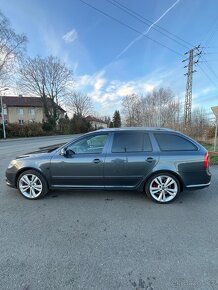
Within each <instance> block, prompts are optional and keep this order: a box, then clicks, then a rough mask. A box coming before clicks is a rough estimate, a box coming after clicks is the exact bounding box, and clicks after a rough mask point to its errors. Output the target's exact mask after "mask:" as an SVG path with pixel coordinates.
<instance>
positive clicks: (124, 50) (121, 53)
mask: <svg viewBox="0 0 218 290" xmlns="http://www.w3.org/2000/svg"><path fill="white" fill-rule="evenodd" d="M179 2H180V0H176V2H175V3H173V5H172V6H170V7H169V8H168V9H167V10H166V11H165V12H164V13H163V14H162V15H161V16H160V17H159V18H158V19H157V20H155V21H154V23H152V24H151V25H150V26H149V27H148V28H147V29H146V30H145V31H144V32H143V33H142V35H139V36H138V37H136V38H135V39H134V40H132V41H131V42H130V43H129V44H128V45H127V46H126V47H125V48H124V49H123V50H122V51H121V52H120V53H119V54H118V55H117V56H116V59H118V58H120V57H121V56H122V55H123V54H124V53H125V52H126V51H127V50H128V49H129V48H130V47H131V46H132V45H133V44H134V43H136V42H137V41H138V40H140V39H141V38H142V37H143V36H144V35H146V34H148V32H149V31H150V30H151V28H152V27H153V26H154V25H155V24H157V23H158V22H159V21H160V20H161V19H162V18H163V17H164V16H165V15H166V14H167V13H168V12H169V11H170V10H171V9H173V7H174V6H176V5H177V4H178V3H179Z"/></svg>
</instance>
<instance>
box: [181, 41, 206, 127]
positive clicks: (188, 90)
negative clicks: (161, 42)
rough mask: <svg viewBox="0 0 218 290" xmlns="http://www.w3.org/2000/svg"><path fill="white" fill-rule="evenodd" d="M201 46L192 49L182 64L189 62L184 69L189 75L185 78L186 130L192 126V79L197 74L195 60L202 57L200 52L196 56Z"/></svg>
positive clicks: (186, 74)
mask: <svg viewBox="0 0 218 290" xmlns="http://www.w3.org/2000/svg"><path fill="white" fill-rule="evenodd" d="M199 48H200V45H198V46H196V47H194V48H192V49H190V50H189V51H187V52H186V53H185V55H187V54H188V58H187V59H184V60H183V61H182V62H185V61H188V64H187V65H186V66H184V68H187V69H188V70H187V73H185V76H187V81H186V93H185V105H184V123H185V130H187V129H188V128H190V126H191V112H192V78H193V76H192V75H193V73H195V72H196V70H194V69H193V68H194V65H195V64H196V63H198V60H197V61H195V60H194V58H195V57H196V56H200V55H201V53H202V52H198V53H196V54H195V51H196V50H197V51H199Z"/></svg>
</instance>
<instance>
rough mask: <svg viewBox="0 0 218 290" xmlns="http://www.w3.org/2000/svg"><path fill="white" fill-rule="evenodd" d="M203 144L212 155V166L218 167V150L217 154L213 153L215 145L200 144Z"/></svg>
mask: <svg viewBox="0 0 218 290" xmlns="http://www.w3.org/2000/svg"><path fill="white" fill-rule="evenodd" d="M199 143H201V144H202V145H203V146H204V147H205V148H206V149H207V150H208V151H209V152H210V153H209V156H210V164H211V165H218V148H217V150H216V152H213V145H211V144H207V143H204V142H199Z"/></svg>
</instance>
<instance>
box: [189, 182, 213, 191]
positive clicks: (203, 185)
mask: <svg viewBox="0 0 218 290" xmlns="http://www.w3.org/2000/svg"><path fill="white" fill-rule="evenodd" d="M209 185H210V182H208V183H202V184H191V185H186V189H188V190H197V189H201V188H205V187H208V186H209Z"/></svg>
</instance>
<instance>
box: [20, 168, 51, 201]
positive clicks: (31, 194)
mask: <svg viewBox="0 0 218 290" xmlns="http://www.w3.org/2000/svg"><path fill="white" fill-rule="evenodd" d="M17 188H18V190H19V192H20V194H21V195H22V196H23V197H25V198H27V199H31V200H35V199H40V198H42V197H44V195H45V194H46V193H47V192H48V185H47V182H46V180H45V178H44V177H43V176H42V174H41V173H39V172H38V171H36V170H26V171H24V172H23V173H21V174H20V175H19V177H18V179H17Z"/></svg>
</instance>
